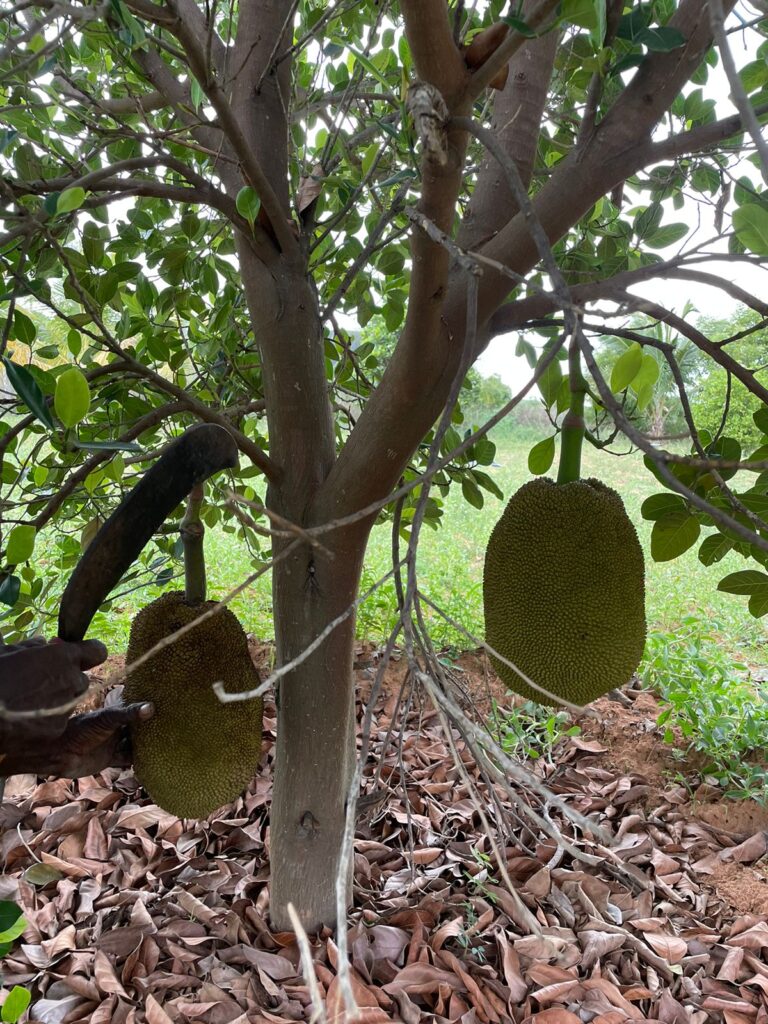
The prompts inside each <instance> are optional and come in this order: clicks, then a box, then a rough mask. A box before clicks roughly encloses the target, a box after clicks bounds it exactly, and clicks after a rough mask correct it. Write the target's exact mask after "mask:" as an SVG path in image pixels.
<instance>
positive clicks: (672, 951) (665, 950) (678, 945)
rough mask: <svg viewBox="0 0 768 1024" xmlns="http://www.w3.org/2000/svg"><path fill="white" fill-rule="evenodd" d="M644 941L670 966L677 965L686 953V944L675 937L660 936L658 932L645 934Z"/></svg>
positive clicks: (683, 940)
mask: <svg viewBox="0 0 768 1024" xmlns="http://www.w3.org/2000/svg"><path fill="white" fill-rule="evenodd" d="M643 938H644V939H645V941H646V942H647V943H648V945H649V946H650V947H651V949H652V950H653V951H654V953H658V954H659V956H663V957H664V959H665V960H666V961H668V962H669V963H671V964H679V963H680V961H681V960H682V959H683V957H684V956H685V954H686V953H687V952H688V943H687V942H686V941H685V939H681V938H679V937H678V936H676V935H661V934H660V933H658V932H646V933H645V935H644V936H643Z"/></svg>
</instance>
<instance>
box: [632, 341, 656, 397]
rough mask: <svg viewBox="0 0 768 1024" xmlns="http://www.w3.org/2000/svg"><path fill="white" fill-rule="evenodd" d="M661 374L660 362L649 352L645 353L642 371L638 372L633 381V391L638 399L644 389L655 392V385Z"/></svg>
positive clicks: (641, 366) (641, 365)
mask: <svg viewBox="0 0 768 1024" xmlns="http://www.w3.org/2000/svg"><path fill="white" fill-rule="evenodd" d="M660 372H661V370H660V367H659V364H658V362H657V361H656V360H655V359H654V358H653V356H652V355H651V354H650V353H649V352H644V353H643V361H642V363H641V364H640V369H639V370H638V371H637V373H636V374H635V377H634V379H633V381H632V390H633V391H634V392H635V394H636V395H637V396H638V398H639V396H640V391H641V390H642V389H644V388H650V389H651V391H653V385H654V384H655V383H656V381H657V380H658V379H659V373H660Z"/></svg>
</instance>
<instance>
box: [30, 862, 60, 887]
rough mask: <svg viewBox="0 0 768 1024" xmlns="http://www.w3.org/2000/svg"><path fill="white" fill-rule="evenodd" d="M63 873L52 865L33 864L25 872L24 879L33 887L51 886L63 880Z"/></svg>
mask: <svg viewBox="0 0 768 1024" xmlns="http://www.w3.org/2000/svg"><path fill="white" fill-rule="evenodd" d="M63 877H64V876H63V875H62V873H61V872H60V871H59V870H58V869H57V868H55V867H53V866H52V865H51V864H31V865H30V866H29V867H28V868H27V870H26V871H25V872H24V878H25V879H26V881H28V882H29V883H30V884H31V885H40V886H45V885H50V884H51V882H58V881H59V879H61V878H63Z"/></svg>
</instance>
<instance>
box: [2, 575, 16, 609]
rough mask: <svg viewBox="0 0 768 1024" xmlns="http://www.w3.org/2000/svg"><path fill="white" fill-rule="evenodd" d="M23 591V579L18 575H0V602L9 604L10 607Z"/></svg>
mask: <svg viewBox="0 0 768 1024" xmlns="http://www.w3.org/2000/svg"><path fill="white" fill-rule="evenodd" d="M20 591H21V580H20V579H19V577H18V576H9V575H6V576H0V604H7V605H8V606H9V607H10V608H13V606H14V605H15V604H16V602H17V601H18V599H19V592H20Z"/></svg>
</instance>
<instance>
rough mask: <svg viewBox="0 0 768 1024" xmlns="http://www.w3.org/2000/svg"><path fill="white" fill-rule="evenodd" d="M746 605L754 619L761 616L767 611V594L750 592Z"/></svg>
mask: <svg viewBox="0 0 768 1024" xmlns="http://www.w3.org/2000/svg"><path fill="white" fill-rule="evenodd" d="M748 607H749V614H750V615H754V617H755V618H756V619H760V618H762V616H763V615H765V614H766V612H768V594H752V596H751V597H750V599H749V605H748Z"/></svg>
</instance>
